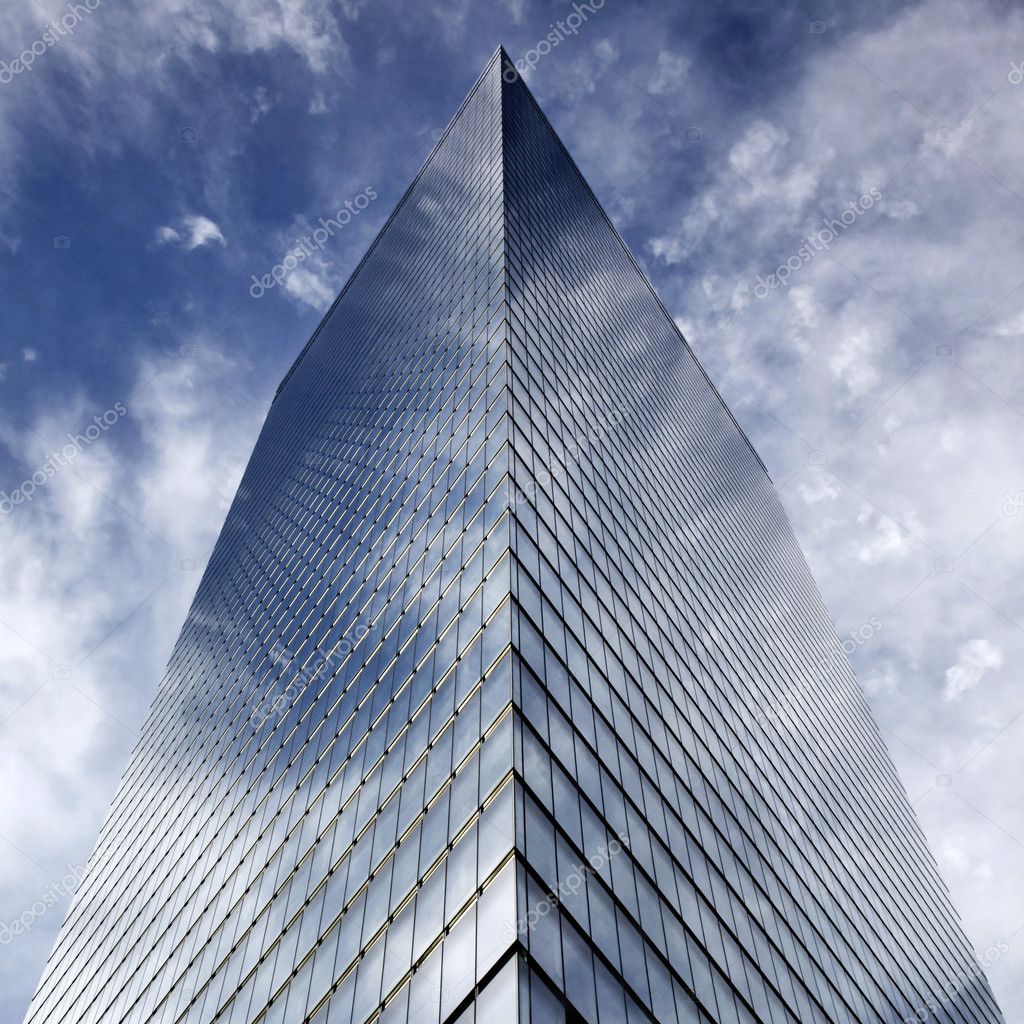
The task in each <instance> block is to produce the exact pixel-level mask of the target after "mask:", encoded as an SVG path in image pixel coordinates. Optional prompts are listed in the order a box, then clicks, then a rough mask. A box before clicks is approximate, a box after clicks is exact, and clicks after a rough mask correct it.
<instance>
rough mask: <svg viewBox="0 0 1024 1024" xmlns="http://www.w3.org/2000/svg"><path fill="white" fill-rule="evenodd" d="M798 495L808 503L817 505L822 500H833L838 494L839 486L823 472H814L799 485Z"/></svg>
mask: <svg viewBox="0 0 1024 1024" xmlns="http://www.w3.org/2000/svg"><path fill="white" fill-rule="evenodd" d="M799 490H800V497H801V498H803V499H804V502H805V503H806V504H808V505H817V504H818V503H819V502H822V501H834V500H835V499H836V498H837V497H838V496H839V486H838V484H836V482H835V481H834V480H832V479H830V478H829V477H828V476H827V475H826V474H825V473H822V472H820V471H819V472H816V473H814V475H813V476H812V477H811V478H810V479H809V480H804V481H803V482H802V483H801V484H800V485H799Z"/></svg>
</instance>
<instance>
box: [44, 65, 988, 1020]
mask: <svg viewBox="0 0 1024 1024" xmlns="http://www.w3.org/2000/svg"><path fill="white" fill-rule="evenodd" d="M908 1019H915V1020H924V1019H929V1020H934V1021H936V1022H938V1024H975V1022H996V1021H1001V1020H1002V1017H1001V1015H1000V1013H999V1010H998V1008H997V1006H996V1004H995V1002H994V1000H993V997H992V994H991V992H990V990H989V987H988V985H987V982H986V981H985V978H984V976H983V975H982V973H981V971H980V969H979V968H978V967H977V963H976V961H975V959H974V956H973V954H972V952H971V949H970V947H969V945H968V943H967V941H966V939H965V937H964V935H963V932H962V930H961V927H960V924H959V922H958V919H957V916H956V914H955V912H954V910H953V908H952V906H951V905H950V901H949V899H948V896H947V893H946V890H945V888H944V886H943V883H942V881H941V879H940V878H939V876H938V874H937V871H936V866H935V863H934V861H933V859H932V857H931V855H930V853H929V851H928V849H927V846H926V843H925V841H924V838H923V836H922V834H921V831H920V828H919V827H918V824H917V821H916V819H915V817H914V814H913V812H912V809H911V807H910V806H909V803H908V801H907V799H906V796H905V794H904V791H903V789H902V787H901V785H900V782H899V780H898V778H897V776H896V774H895V771H894V769H893V765H892V762H891V760H890V758H889V756H888V754H887V752H886V750H885V747H884V745H883V743H882V741H881V739H880V737H879V733H878V729H877V728H876V726H875V724H874V722H873V720H872V718H871V715H870V713H869V710H868V708H867V706H866V705H865V702H864V699H863V696H862V694H861V691H860V689H859V687H858V685H857V683H856V680H855V679H854V677H853V675H852V673H851V670H850V667H849V665H848V663H847V660H846V657H845V655H844V653H843V650H842V647H841V645H840V643H839V640H838V638H837V637H836V634H835V630H834V628H833V626H832V625H831V623H830V621H829V619H828V616H827V614H826V611H825V609H824V606H823V604H822V601H821V598H820V596H819V595H818V592H817V589H816V587H815V584H814V582H813V580H812V579H811V576H810V574H809V572H808V569H807V566H806V564H805V562H804V559H803V557H802V555H801V553H800V550H799V548H798V546H797V543H796V541H795V539H794V537H793V534H792V532H791V530H790V527H789V525H788V523H787V521H786V517H785V514H784V512H783V510H782V507H781V504H780V502H779V500H778V497H777V496H776V494H775V491H774V489H773V487H772V484H771V481H770V479H769V477H768V474H767V472H766V471H765V469H764V467H763V465H762V464H761V462H760V460H759V459H758V457H757V455H756V453H755V452H754V451H753V449H752V448H751V446H750V444H749V442H748V441H747V439H746V438H745V436H744V435H743V433H742V431H741V430H740V429H739V427H738V426H737V424H736V423H735V421H734V420H733V418H732V417H731V415H730V413H729V411H728V410H727V408H726V407H725V406H724V404H723V402H722V400H721V398H720V397H719V395H718V394H717V392H716V391H715V389H714V387H713V386H712V384H711V383H710V381H709V380H708V378H707V376H706V375H705V374H704V372H703V371H702V369H701V367H700V366H699V365H698V363H697V362H696V360H695V359H694V357H693V355H692V353H691V352H690V350H689V348H688V347H687V345H686V343H685V341H684V340H683V338H682V337H681V336H680V334H679V332H678V330H677V329H676V327H675V325H674V323H673V320H672V318H671V317H670V316H669V315H668V313H667V312H666V310H665V309H664V307H663V306H662V305H661V303H660V302H659V300H658V298H657V296H656V295H655V294H654V292H653V290H652V289H651V287H650V285H649V284H648V282H647V281H646V279H645V277H644V275H643V274H642V273H641V272H640V270H639V268H638V266H637V265H636V263H635V262H634V260H633V259H632V258H631V256H630V254H629V253H628V251H627V250H626V248H625V246H624V244H623V243H622V241H621V239H620V238H619V236H618V235H617V233H616V232H615V230H614V228H613V227H612V225H611V223H610V222H609V221H608V219H607V217H606V216H605V215H604V213H603V212H602V210H601V207H600V205H599V204H598V202H597V200H596V199H595V197H594V195H593V194H592V192H591V191H590V189H589V188H588V186H587V184H586V182H585V181H584V180H583V178H582V176H581V175H580V173H579V171H578V170H577V169H576V167H575V165H574V164H573V162H572V160H571V158H570V157H569V155H568V153H567V152H566V150H565V149H564V147H563V146H562V144H561V143H560V141H559V140H558V138H557V136H556V135H555V133H554V131H553V130H552V128H551V126H550V124H549V123H548V122H547V120H546V119H545V117H544V115H543V113H542V112H541V111H540V109H539V107H538V106H537V104H536V103H535V101H534V100H533V98H532V96H531V95H530V93H529V91H528V89H527V87H526V86H525V84H524V83H523V82H522V81H521V80H520V79H519V78H518V76H517V75H516V73H515V71H514V68H513V67H512V65H511V64H510V63H509V62H508V59H507V57H506V56H505V55H504V53H503V52H502V51H499V52H498V53H496V54H495V55H494V57H493V58H492V60H491V62H490V63H489V65H488V66H487V68H486V69H485V70H484V72H483V74H482V76H481V78H480V79H479V81H478V82H477V84H476V85H475V86H474V88H473V90H472V91H471V92H470V94H469V96H468V97H467V98H466V100H465V102H464V103H463V105H462V107H461V108H460V110H459V112H458V113H457V115H456V117H455V119H454V120H453V122H452V124H451V125H450V126H449V128H448V130H447V131H446V133H445V134H444V135H443V136H442V138H441V139H440V141H439V142H438V144H437V146H436V147H435V149H434V151H433V153H432V154H431V156H430V157H429V159H428V160H427V162H426V164H425V165H424V167H423V169H422V170H421V171H420V173H419V175H418V176H417V177H416V179H415V180H414V182H413V183H412V185H411V186H410V188H409V190H408V191H407V192H406V194H405V196H404V197H403V199H402V200H401V202H400V203H399V205H398V206H397V208H396V209H395V211H394V213H393V214H392V215H391V217H390V219H389V220H388V221H387V223H386V224H385V226H384V227H383V229H382V230H381V232H380V234H379V235H378V237H377V239H376V241H375V242H374V243H373V245H372V246H371V248H370V250H369V251H368V252H367V254H366V256H365V257H364V259H363V261H362V263H361V264H360V265H359V267H358V268H357V269H356V271H355V272H354V274H353V275H352V277H351V279H350V280H349V282H348V284H347V285H346V286H345V289H344V290H343V291H342V293H341V295H340V296H339V298H338V299H337V300H336V301H335V303H334V305H333V306H332V307H331V309H330V310H329V312H328V313H327V315H326V316H325V318H324V320H323V321H322V323H321V324H320V326H319V327H318V328H317V330H316V332H315V333H314V335H313V337H312V338H311V339H310V341H309V342H308V343H307V345H306V347H305V349H304V350H303V351H302V353H301V355H300V356H299V358H298V359H297V361H296V362H295V364H294V366H293V367H292V369H291V370H290V371H289V373H288V375H287V376H286V378H285V380H284V381H283V382H282V384H281V386H280V388H279V390H278V392H277V395H276V397H275V400H274V402H273V404H272V406H271V408H270V411H269V414H268V416H267V420H266V423H265V425H264V427H263V430H262V432H261V434H260V437H259V440H258V442H257V445H256V447H255V450H254V452H253V455H252V458H251V460H250V463H249V465H248V467H247V469H246V472H245V475H244V477H243V479H242V482H241V485H240V487H239V490H238V494H237V495H236V497H235V499H234V502H233V504H232V506H231V509H230V511H229V513H228V516H227V520H226V522H225V525H224V528H223V532H222V534H221V536H220V539H219V541H218V543H217V546H216V548H215V550H214V552H213V555H212V556H211V560H210V564H209V566H208V567H207V569H206V572H205V574H204V576H203V578H202V581H201V583H200V586H199V589H198V592H197V595H196V597H195V600H194V603H193V605H192V608H191V610H190V612H189V615H188V618H187V620H186V622H185V625H184V627H183V629H182V632H181V636H180V638H179V640H178V642H177V644H176V646H175V649H174V652H173V655H172V657H171V660H170V664H169V667H168V670H167V674H166V676H165V678H164V680H163V682H162V684H161V686H160V689H159V692H158V694H157V696H156V699H155V701H154V704H153V707H152V710H151V713H150V715H149V717H148V719H147V721H146V724H145V726H144V729H143V733H142V736H141V738H140V741H139V743H138V745H137V748H136V750H135V752H134V753H133V756H132V759H131V763H130V765H129V767H128V769H127V771H126V773H125V775H124V778H123V780H122V784H121V787H120V789H119V791H118V794H117V796H116V797H115V800H114V803H113V806H112V808H111V811H110V814H109V817H108V819H107V821H106V823H105V825H104V827H103V830H102V832H101V835H100V837H99V840H98V842H97V845H96V848H95V851H94V853H93V855H92V858H91V859H90V862H89V865H88V873H87V876H86V878H85V879H84V881H83V883H82V885H81V887H80V889H79V892H78V894H77V896H76V899H75V902H74V905H73V907H72V909H71V911H70V914H69V916H68V919H67V921H66V923H65V925H64V928H63V930H62V932H61V934H60V937H59V939H58V942H57V944H56V947H55V949H54V951H53V953H52V955H51V957H50V960H49V961H48V963H47V967H46V970H45V973H44V976H43V978H42V981H41V983H40V986H39V989H38V991H37V993H36V996H35V998H34V1000H33V1002H32V1006H31V1008H30V1011H29V1015H28V1018H27V1020H28V1022H29V1024H122V1022H124V1024H128V1022H130V1024H149V1022H152V1024H207V1022H214V1021H218V1022H224V1024H303V1022H307V1021H312V1022H315V1024H347V1022H350V1021H351V1022H356V1024H362V1022H367V1021H380V1024H405V1022H409V1024H446V1022H453V1024H454V1022H457V1024H514V1022H516V1024H518V1022H523V1024H526V1022H537V1024H548V1022H554V1024H578V1022H588V1024H609V1022H611V1024H620V1022H622V1024H639V1022H649V1021H655V1022H657V1024H666V1022H671V1024H698V1022H699V1024H711V1022H714V1024H740V1022H743V1024H754V1022H757V1024H793V1022H800V1024H825V1022H843V1024H864V1022H886V1024H895V1022H901V1021H905V1020H908Z"/></svg>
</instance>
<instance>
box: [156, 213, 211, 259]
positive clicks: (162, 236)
mask: <svg viewBox="0 0 1024 1024" xmlns="http://www.w3.org/2000/svg"><path fill="white" fill-rule="evenodd" d="M156 242H157V244H158V245H167V244H168V243H170V242H178V243H180V245H181V247H182V248H183V249H184V250H185V251H186V252H191V251H192V250H193V249H199V248H202V247H203V246H204V245H212V244H213V243H214V242H216V243H217V244H218V245H221V246H226V245H227V244H228V243H227V240H226V239H225V238H224V233H223V232H222V231H221V229H220V228H219V227H218V226H217V224H216V223H215V222H214V221H212V220H210V218H209V217H204V216H202V215H201V214H195V213H190V214H187V215H186V216H185V217H183V218H182V219H181V223H180V225H179V227H177V228H175V227H172V226H171V225H169V224H167V225H164V226H163V227H159V228H157V230H156Z"/></svg>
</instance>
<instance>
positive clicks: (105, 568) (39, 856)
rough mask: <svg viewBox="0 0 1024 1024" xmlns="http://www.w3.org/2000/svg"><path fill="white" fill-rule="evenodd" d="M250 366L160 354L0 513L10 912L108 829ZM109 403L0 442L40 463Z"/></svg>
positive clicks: (173, 628)
mask: <svg viewBox="0 0 1024 1024" xmlns="http://www.w3.org/2000/svg"><path fill="white" fill-rule="evenodd" d="M238 370H239V367H238V366H237V365H233V364H232V363H231V362H229V361H228V359H227V357H225V356H223V355H221V354H219V353H217V352H215V351H212V350H209V349H200V350H198V351H197V352H196V353H195V354H194V355H192V356H188V357H178V356H165V357H159V358H155V357H151V358H148V359H146V360H145V361H144V362H143V363H142V364H140V366H139V369H138V374H137V378H136V380H137V385H136V389H135V390H133V391H132V392H131V393H130V394H127V395H125V396H123V401H124V404H125V405H126V407H127V409H128V414H127V416H125V417H124V419H123V421H122V422H119V423H118V424H117V425H115V426H113V427H111V428H110V431H109V432H108V433H107V434H106V435H104V437H103V438H102V439H101V440H98V441H97V442H96V443H94V444H93V445H91V446H90V447H89V448H88V449H85V450H84V451H83V452H82V453H81V455H80V456H79V457H78V458H77V459H76V461H75V462H74V464H73V468H68V469H64V470H63V471H62V472H61V473H59V474H57V475H56V476H55V477H53V478H52V479H51V480H50V481H49V482H48V484H47V486H46V487H45V488H44V489H41V491H40V493H39V494H37V496H36V497H35V498H34V500H33V501H32V502H31V503H29V504H26V505H20V506H18V507H17V508H15V509H14V510H13V511H12V512H11V513H10V514H8V515H2V516H0V574H2V577H3V580H4V586H3V588H2V589H0V638H2V639H0V774H2V776H3V777H4V778H6V779H17V780H18V784H17V785H16V786H15V785H8V786H4V787H0V834H2V837H3V839H5V840H7V841H6V842H0V906H2V907H3V908H4V916H3V920H4V921H7V920H10V919H11V918H13V917H15V916H17V915H19V914H20V913H22V912H23V911H24V910H26V909H28V908H29V907H30V906H31V905H32V903H33V902H34V901H35V900H36V899H38V898H39V897H40V895H41V894H42V892H43V891H44V890H45V889H46V888H47V886H48V885H49V884H50V883H51V882H53V881H55V880H57V879H59V878H60V877H61V876H62V875H63V874H64V873H65V872H66V869H67V865H68V864H69V863H71V864H76V863H80V862H81V861H82V860H83V859H84V857H85V856H86V855H87V854H88V851H89V850H90V849H91V848H92V845H93V843H94V841H95V837H96V834H97V833H98V831H99V827H100V824H101V822H102V820H103V816H104V814H105V812H106V809H107V806H108V804H109V801H110V799H111V797H112V795H113V792H114V788H115V787H116V785H117V781H118V778H119V776H120V774H121V771H122V769H123V767H124V764H125V762H126V760H127V758H128V754H129V750H130V748H131V745H132V743H133V742H134V739H135V736H136V732H137V728H138V726H139V724H140V722H141V720H142V717H143V715H144V714H145V711H146V709H147V707H148V704H149V701H150V699H151V698H152V697H153V695H154V694H155V686H156V683H157V681H158V680H159V679H160V677H161V675H162V673H163V668H164V664H165V661H166V658H167V656H168V654H169V652H170V649H171V645H172V643H173V641H174V638H175V636H176V634H177V631H178V629H179V627H180V624H181V622H182V620H183V618H184V615H185V611H186V609H187V606H188V603H189V601H190V600H191V597H192V594H193V592H194V589H195V587H196V585H197V583H198V578H199V577H198V572H199V571H201V570H202V568H203V565H204V563H205V559H206V556H207V553H208V551H209V549H210V546H211V545H212V543H213V541H214V539H215V537H216V533H217V530H218V529H219V527H220V525H221V523H222V521H223V516H224V514H225V511H226V507H227V503H228V501H229V499H230V497H231V495H232V493H233V491H234V489H235V486H236V484H237V481H238V479H239V476H240V473H241V469H242V466H243V464H244V459H245V457H246V456H247V454H248V451H249V449H250V447H251V445H252V443H253V440H254V437H255V434H256V430H257V427H258V422H259V420H260V418H261V414H262V409H255V408H253V407H252V406H251V405H249V404H247V403H246V402H244V401H242V400H240V399H238V398H237V396H236V395H235V394H234V393H233V392H232V391H231V389H229V388H227V387H225V386H224V385H223V383H222V380H223V379H225V378H228V377H230V376H232V375H236V374H237V373H238ZM102 409H103V405H102V404H100V403H97V402H95V401H90V400H89V399H87V398H86V397H85V396H84V395H77V396H72V397H71V398H68V399H65V400H63V401H61V402H54V403H53V405H52V406H50V407H48V408H46V409H45V410H44V411H43V412H42V414H41V415H40V417H39V418H38V419H36V420H34V421H32V422H29V423H23V424H22V423H18V424H15V423H12V422H9V421H0V441H2V442H3V443H4V445H5V446H7V447H8V448H9V449H10V450H11V452H12V453H13V454H14V455H15V456H16V457H17V458H19V459H20V460H21V462H22V463H23V464H24V465H29V466H31V465H37V464H38V463H39V460H40V459H42V458H43V457H44V455H45V453H46V452H48V451H50V450H52V449H53V448H55V447H59V444H60V442H61V440H62V439H63V438H64V435H65V434H66V433H67V432H68V431H74V430H79V429H81V428H82V427H83V425H85V424H88V423H89V422H90V421H91V417H92V416H93V415H94V414H96V413H99V412H102ZM183 559H191V560H193V561H194V562H195V563H196V565H197V570H195V571H193V570H191V569H189V567H188V566H189V563H187V562H186V563H184V564H185V568H183V567H182V565H183V561H182V560H183ZM55 567H59V571H57V570H56V569H55ZM55 822H59V828H57V827H54V823H55ZM20 851H25V853H27V854H29V856H26V855H25V853H22V852H20ZM66 910H67V906H66V905H63V906H62V907H61V908H55V909H54V910H53V911H52V912H51V913H49V914H47V915H45V916H44V917H42V918H40V919H38V920H37V921H36V922H35V923H34V925H33V928H32V930H31V931H30V932H29V933H28V934H26V935H23V936H20V937H18V939H17V940H16V941H15V942H12V943H11V944H10V945H9V946H5V947H4V955H3V958H0V991H2V990H5V989H14V988H15V987H18V988H20V987H21V986H20V984H19V985H18V986H15V985H14V983H13V982H14V975H13V974H11V973H9V972H17V971H24V972H27V975H28V976H29V977H32V978H35V977H37V976H38V973H39V969H40V965H41V964H42V963H43V962H44V961H45V959H46V955H47V952H48V951H49V949H50V946H51V945H52V943H53V940H54V938H55V936H56V931H57V929H58V928H59V926H60V924H61V919H62V917H63V914H64V913H65V912H66ZM21 1009H22V1010H23V1007H22V1008H21Z"/></svg>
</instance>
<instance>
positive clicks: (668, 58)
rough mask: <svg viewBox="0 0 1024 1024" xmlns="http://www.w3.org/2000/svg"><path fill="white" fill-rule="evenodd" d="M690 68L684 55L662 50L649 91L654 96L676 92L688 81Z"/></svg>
mask: <svg viewBox="0 0 1024 1024" xmlns="http://www.w3.org/2000/svg"><path fill="white" fill-rule="evenodd" d="M689 66H690V62H689V60H688V59H687V58H686V57H684V56H683V55H682V54H679V53H672V52H670V51H669V50H662V51H661V53H659V54H658V62H657V64H655V66H654V71H653V73H652V74H651V77H650V80H649V81H648V83H647V91H648V92H649V93H651V94H652V95H654V96H663V95H665V94H666V93H671V92H675V91H676V90H678V89H679V88H681V87H682V85H683V83H684V82H685V81H686V76H687V72H688V70H689Z"/></svg>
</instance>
